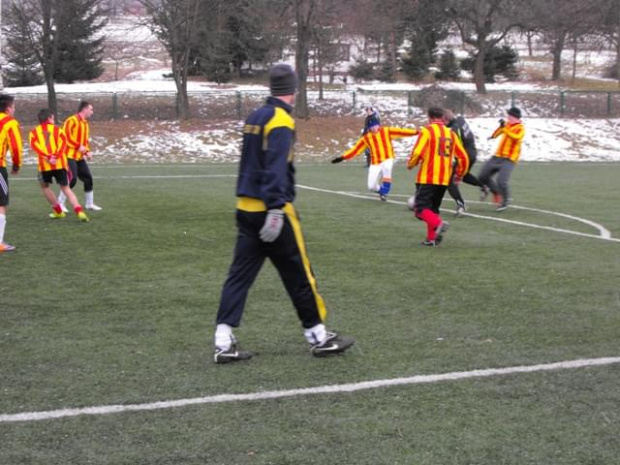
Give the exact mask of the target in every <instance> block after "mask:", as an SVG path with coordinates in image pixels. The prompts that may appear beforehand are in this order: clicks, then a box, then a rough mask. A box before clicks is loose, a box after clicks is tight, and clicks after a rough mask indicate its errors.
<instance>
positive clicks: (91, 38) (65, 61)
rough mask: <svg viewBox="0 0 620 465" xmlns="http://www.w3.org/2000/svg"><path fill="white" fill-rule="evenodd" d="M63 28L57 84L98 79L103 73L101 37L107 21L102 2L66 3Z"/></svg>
mask: <svg viewBox="0 0 620 465" xmlns="http://www.w3.org/2000/svg"><path fill="white" fill-rule="evenodd" d="M60 21H61V23H62V25H63V27H62V29H61V34H58V35H57V40H58V62H57V66H56V69H55V73H54V79H55V80H56V81H57V82H67V83H72V82H75V81H88V80H92V79H95V78H98V77H99V76H101V74H102V73H103V67H102V66H101V60H102V58H103V41H104V37H103V36H102V35H101V34H100V31H101V29H102V28H103V27H104V26H105V23H106V21H107V19H106V18H105V16H104V10H103V1H102V0H64V5H63V10H62V16H61V19H60Z"/></svg>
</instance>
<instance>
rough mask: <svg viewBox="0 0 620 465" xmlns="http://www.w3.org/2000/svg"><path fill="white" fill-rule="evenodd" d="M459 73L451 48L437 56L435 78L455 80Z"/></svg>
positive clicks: (459, 69)
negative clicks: (437, 63) (437, 65)
mask: <svg viewBox="0 0 620 465" xmlns="http://www.w3.org/2000/svg"><path fill="white" fill-rule="evenodd" d="M460 75H461V68H460V66H459V64H458V62H457V60H456V55H455V54H454V52H453V51H452V50H444V52H443V53H442V54H441V56H440V57H439V71H437V72H436V73H435V77H436V78H437V79H440V80H443V81H456V80H458V79H459V77H460Z"/></svg>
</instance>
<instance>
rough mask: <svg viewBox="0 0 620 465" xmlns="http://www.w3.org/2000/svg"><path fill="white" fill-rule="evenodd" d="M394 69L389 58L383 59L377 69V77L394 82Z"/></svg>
mask: <svg viewBox="0 0 620 465" xmlns="http://www.w3.org/2000/svg"><path fill="white" fill-rule="evenodd" d="M395 74H396V70H395V69H394V66H393V65H392V62H391V61H390V60H385V61H384V62H383V63H381V66H380V67H379V69H378V70H377V79H379V81H381V82H396V78H395Z"/></svg>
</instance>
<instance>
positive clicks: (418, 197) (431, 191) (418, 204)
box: [413, 184, 447, 218]
mask: <svg viewBox="0 0 620 465" xmlns="http://www.w3.org/2000/svg"><path fill="white" fill-rule="evenodd" d="M446 189H447V186H439V185H436V184H416V192H415V202H414V205H413V211H414V212H415V214H416V217H418V218H419V216H418V215H419V214H420V213H422V210H425V209H427V208H428V209H429V210H431V211H433V212H435V213H437V214H438V215H439V214H440V211H439V209H440V208H441V202H442V201H443V196H444V194H445V193H446Z"/></svg>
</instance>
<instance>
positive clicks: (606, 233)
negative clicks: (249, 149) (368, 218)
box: [11, 174, 620, 243]
mask: <svg viewBox="0 0 620 465" xmlns="http://www.w3.org/2000/svg"><path fill="white" fill-rule="evenodd" d="M236 177H237V175H234V174H179V175H161V176H160V175H135V176H133V175H130V176H122V175H121V176H98V179H110V180H114V179H192V178H236ZM32 180H36V178H23V177H22V178H13V180H12V181H11V182H13V181H32ZM296 187H298V188H300V189H306V190H311V191H316V192H323V193H327V194H337V195H343V196H346V197H353V198H357V199H364V200H377V199H376V196H372V197H370V196H369V194H360V193H357V192H346V191H334V190H329V189H321V188H318V187H312V186H304V185H302V184H297V186H296ZM468 202H469V203H477V202H473V201H468ZM387 203H392V204H396V205H406V204H407V203H406V202H401V201H397V200H390V199H388V200H387ZM510 208H514V209H521V210H530V211H535V212H539V213H545V214H549V215H555V216H561V217H564V218H568V219H572V220H575V221H578V222H581V223H584V224H587V225H589V226H592V227H593V228H595V229H598V231H599V233H600V234H599V235H596V234H587V233H582V232H579V231H573V230H570V229H562V228H554V227H552V226H541V225H537V224H534V223H525V222H523V221H515V220H507V219H505V218H498V217H496V216H484V215H476V214H472V213H465V215H466V216H469V217H471V218H478V219H483V220H490V221H497V222H500V223H508V224H514V225H518V226H526V227H529V228H534V229H544V230H547V231H553V232H559V233H564V234H572V235H574V236H581V237H589V238H592V239H603V240H606V241H611V242H619V243H620V239H616V238H613V237H611V233H610V232H609V231H608V230H607V229H606V228H604V227H603V226H601V225H600V224H598V223H595V222H593V221H590V220H586V219H584V218H579V217H577V216H572V215H567V214H565V213H559V212H554V211H549V210H539V209H536V208H529V207H520V206H518V205H511V206H510ZM442 210H443V211H449V212H454V211H453V210H449V209H445V208H442Z"/></svg>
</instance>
